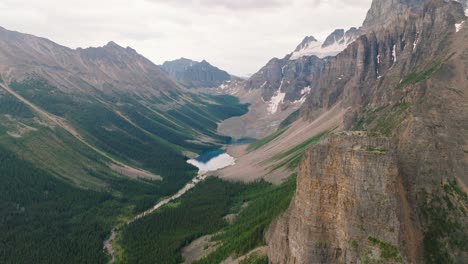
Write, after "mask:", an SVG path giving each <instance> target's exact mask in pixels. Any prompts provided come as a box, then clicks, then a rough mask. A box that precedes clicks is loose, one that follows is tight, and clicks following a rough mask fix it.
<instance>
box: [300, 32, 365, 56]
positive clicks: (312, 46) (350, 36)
mask: <svg viewBox="0 0 468 264" xmlns="http://www.w3.org/2000/svg"><path fill="white" fill-rule="evenodd" d="M360 34H361V31H360V29H358V28H355V27H352V28H350V29H349V30H348V31H345V30H344V29H336V30H334V31H333V32H332V33H331V34H330V35H329V36H328V37H327V38H326V39H325V41H324V42H323V43H322V42H320V41H318V40H317V39H315V38H314V37H312V36H310V37H306V38H305V39H304V40H303V41H302V42H301V44H299V46H297V48H296V50H294V52H293V53H292V55H291V60H297V59H299V58H301V57H304V56H312V55H314V56H317V57H319V58H325V57H328V56H335V55H337V54H338V53H340V52H341V51H343V50H344V49H345V48H346V47H347V46H348V45H349V44H351V43H352V42H354V41H355V40H356V39H357V38H358V37H359V36H360Z"/></svg>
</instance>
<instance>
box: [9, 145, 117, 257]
mask: <svg viewBox="0 0 468 264" xmlns="http://www.w3.org/2000/svg"><path fill="white" fill-rule="evenodd" d="M122 207H124V205H123V203H122V202H120V201H118V200H116V199H114V198H113V197H112V196H111V195H110V194H108V193H99V192H94V191H86V190H81V189H77V188H73V187H70V185H68V184H67V183H64V182H62V181H60V180H58V179H56V178H55V177H53V176H52V175H50V174H48V173H47V172H44V171H42V170H40V169H37V168H36V167H34V166H32V165H31V164H29V163H28V162H26V161H23V160H21V159H19V158H18V157H17V156H16V155H15V154H13V153H11V152H10V151H8V150H6V149H3V148H0V230H1V232H0V263H105V262H106V261H107V256H106V255H105V254H104V252H103V251H102V241H103V239H104V238H105V236H106V235H107V233H108V231H109V229H110V227H111V226H112V225H113V224H114V222H113V219H115V217H116V215H118V214H119V212H120V210H121V209H120V208H122Z"/></svg>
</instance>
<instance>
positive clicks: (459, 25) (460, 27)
mask: <svg viewBox="0 0 468 264" xmlns="http://www.w3.org/2000/svg"><path fill="white" fill-rule="evenodd" d="M464 24H465V21H462V22H461V23H460V24H455V31H456V32H458V31H460V29H462V27H463V25H464Z"/></svg>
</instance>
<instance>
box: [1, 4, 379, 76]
mask: <svg viewBox="0 0 468 264" xmlns="http://www.w3.org/2000/svg"><path fill="white" fill-rule="evenodd" d="M370 3H371V0H66V1H64V0H1V1H0V14H1V15H0V26H3V27H5V28H7V29H10V30H16V31H20V32H24V33H30V34H33V35H37V36H41V37H46V38H49V39H51V40H53V41H55V42H58V43H59V44H62V45H65V46H68V47H72V48H77V47H89V46H94V47H95V46H103V45H105V44H106V43H107V42H109V41H110V40H113V41H115V42H117V43H118V44H120V45H122V46H131V47H133V48H134V49H136V50H137V51H138V52H139V53H141V54H143V55H144V56H146V57H148V58H149V59H151V60H152V61H153V62H155V63H158V64H160V63H162V62H164V61H165V60H172V59H177V58H180V57H186V58H191V59H194V60H202V59H206V60H207V61H209V62H211V63H212V64H214V65H216V66H218V67H220V68H223V69H225V70H227V71H229V72H230V73H233V74H237V75H241V76H245V75H247V74H251V73H254V72H256V71H257V70H258V69H259V68H260V67H262V66H263V65H264V64H265V63H266V62H267V61H268V60H269V59H271V58H272V57H282V56H284V55H285V54H287V53H289V52H291V51H292V50H293V49H294V48H295V47H296V46H297V44H299V42H300V41H301V40H302V39H303V38H304V37H305V36H306V35H313V36H315V37H316V38H318V39H324V38H325V37H326V36H327V35H328V34H329V33H330V32H331V31H333V30H334V29H336V28H349V27H351V26H360V25H361V24H362V21H363V19H364V17H365V14H366V12H367V9H368V8H369V7H370Z"/></svg>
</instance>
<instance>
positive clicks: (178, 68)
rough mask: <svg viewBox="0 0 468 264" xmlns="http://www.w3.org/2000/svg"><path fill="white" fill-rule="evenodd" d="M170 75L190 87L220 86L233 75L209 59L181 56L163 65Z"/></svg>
mask: <svg viewBox="0 0 468 264" xmlns="http://www.w3.org/2000/svg"><path fill="white" fill-rule="evenodd" d="M161 67H162V68H163V69H164V70H165V71H166V72H167V73H168V74H169V75H170V76H172V77H173V78H175V79H176V80H177V81H178V82H180V83H181V84H182V85H184V86H186V87H188V88H213V87H218V86H219V85H221V84H222V83H224V82H225V81H229V80H230V79H231V75H230V74H229V73H227V72H226V71H223V70H221V69H219V68H217V67H215V66H213V65H211V64H210V63H208V62H207V61H205V60H203V61H201V62H197V61H193V60H189V59H185V58H181V59H178V60H174V61H166V62H164V64H163V65H162V66H161Z"/></svg>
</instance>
